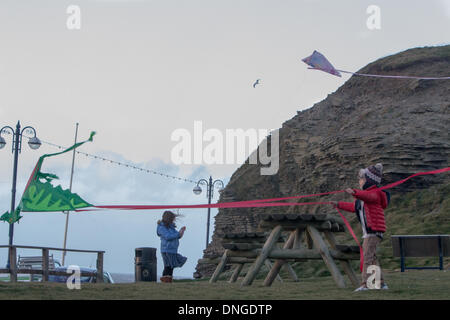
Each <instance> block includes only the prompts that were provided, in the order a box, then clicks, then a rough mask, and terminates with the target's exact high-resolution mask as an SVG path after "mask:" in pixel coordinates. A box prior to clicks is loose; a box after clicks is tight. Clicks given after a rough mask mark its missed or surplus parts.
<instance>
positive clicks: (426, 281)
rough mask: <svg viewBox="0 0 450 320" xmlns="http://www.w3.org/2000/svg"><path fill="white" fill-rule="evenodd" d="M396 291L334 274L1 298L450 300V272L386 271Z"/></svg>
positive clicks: (14, 288) (58, 287)
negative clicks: (338, 280) (339, 281)
mask: <svg viewBox="0 0 450 320" xmlns="http://www.w3.org/2000/svg"><path fill="white" fill-rule="evenodd" d="M385 277H386V282H387V283H388V285H389V287H390V290H372V291H365V292H357V293H354V292H352V291H353V288H350V287H349V288H347V289H338V288H337V287H336V286H335V284H334V282H333V280H332V278H331V277H311V278H300V281H299V282H292V281H289V280H285V281H284V282H283V283H280V282H274V284H273V285H272V287H264V286H263V285H262V280H257V281H255V282H254V283H253V285H252V286H250V287H244V288H241V287H240V281H238V282H237V283H234V284H229V283H228V282H226V281H219V282H217V283H215V284H209V283H208V282H207V281H186V280H185V281H177V282H174V283H172V284H163V283H132V284H98V285H97V284H82V286H81V290H69V289H67V287H66V286H65V284H60V283H45V284H44V283H23V282H22V283H20V282H19V283H15V284H11V283H7V282H3V283H0V299H162V300H168V299H179V300H185V299H187V300H194V299H195V300H204V299H213V300H220V299H230V300H245V299H268V300H276V299H285V300H292V299H295V300H296V299H358V300H359V299H370V300H377V299H449V298H450V294H449V293H450V272H449V271H448V270H447V271H439V270H411V271H407V272H404V273H400V272H386V274H385Z"/></svg>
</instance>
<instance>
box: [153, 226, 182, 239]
mask: <svg viewBox="0 0 450 320" xmlns="http://www.w3.org/2000/svg"><path fill="white" fill-rule="evenodd" d="M158 235H159V236H160V237H161V238H163V239H165V240H173V239H177V238H179V237H180V233H179V232H178V231H176V230H171V229H168V228H165V227H163V226H158Z"/></svg>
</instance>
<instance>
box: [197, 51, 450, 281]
mask: <svg viewBox="0 0 450 320" xmlns="http://www.w3.org/2000/svg"><path fill="white" fill-rule="evenodd" d="M359 72H360V73H371V74H387V75H417V76H419V75H420V76H436V77H445V76H449V75H450V46H441V47H426V48H415V49H410V50H407V51H404V52H401V53H398V54H395V55H392V56H389V57H385V58H382V59H379V60H377V61H375V62H373V63H371V64H369V65H367V66H366V67H364V68H362V69H361V70H359ZM449 132H450V80H414V79H387V78H371V77H362V76H352V77H351V78H350V79H349V80H348V81H347V82H345V84H344V85H342V86H341V87H340V88H339V89H338V90H336V92H334V93H332V94H330V95H328V97H327V98H326V99H325V100H323V101H321V102H319V103H317V104H315V105H314V106H312V107H311V108H309V109H307V110H304V111H299V112H298V113H297V115H296V116H295V117H293V118H292V119H290V120H288V121H286V122H285V123H283V125H282V127H281V128H280V129H279V138H280V141H279V156H280V167H279V171H278V173H277V174H276V175H272V176H262V175H260V166H259V165H250V164H247V163H246V164H243V165H242V166H241V167H240V168H239V169H238V170H237V171H236V172H235V173H234V174H233V175H232V177H231V180H230V182H229V183H228V185H227V186H226V188H225V190H224V192H222V194H221V197H220V200H219V202H227V201H239V200H251V199H261V198H273V197H284V196H292V195H302V194H310V193H319V192H326V191H332V190H341V189H343V188H345V187H357V172H358V169H359V168H365V167H367V166H368V165H370V164H375V163H377V162H381V163H382V164H383V166H384V173H383V182H382V184H387V183H389V182H393V181H396V180H399V179H402V178H405V177H406V176H409V175H411V174H413V173H416V172H419V171H427V170H433V169H438V168H443V167H448V166H449V159H450V139H449ZM448 180H449V175H448V174H442V175H439V176H424V177H418V178H414V179H412V180H409V181H408V182H407V183H405V184H403V185H401V186H399V187H396V188H395V189H392V192H395V193H402V192H408V191H412V190H418V189H421V188H426V187H428V186H430V185H432V184H442V183H444V182H447V181H448ZM343 198H345V195H343V194H339V195H336V196H333V197H328V198H327V199H328V200H331V199H332V200H340V199H343ZM347 200H348V199H347ZM281 211H283V212H286V211H288V212H313V213H316V212H319V211H320V212H326V213H333V209H332V208H331V207H327V206H293V207H281V208H277V207H271V208H247V209H220V210H219V213H218V214H217V215H216V217H215V228H214V234H213V237H212V242H211V243H210V244H209V246H208V248H207V249H206V250H205V252H204V256H205V257H208V256H214V255H218V254H221V253H222V252H223V248H222V246H221V243H220V238H219V237H217V234H218V233H227V232H252V231H255V230H256V229H257V226H258V222H259V221H258V218H257V213H260V212H281ZM197 270H198V271H199V272H200V273H201V274H202V275H204V276H208V275H210V274H211V271H212V270H214V268H213V267H212V266H208V265H199V266H198V267H197Z"/></svg>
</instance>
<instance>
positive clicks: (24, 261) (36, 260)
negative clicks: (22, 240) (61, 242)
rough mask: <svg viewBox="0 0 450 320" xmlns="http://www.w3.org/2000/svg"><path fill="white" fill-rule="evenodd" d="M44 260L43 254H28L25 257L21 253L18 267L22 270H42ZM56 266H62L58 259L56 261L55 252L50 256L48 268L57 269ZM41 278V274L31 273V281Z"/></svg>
mask: <svg viewBox="0 0 450 320" xmlns="http://www.w3.org/2000/svg"><path fill="white" fill-rule="evenodd" d="M43 265H44V261H43V259H42V256H27V257H23V256H20V255H19V258H18V259H17V268H18V269H20V270H26V269H27V270H42V269H43ZM56 266H59V267H60V266H61V265H60V263H59V262H58V261H56V262H55V259H54V258H53V254H51V255H49V256H48V270H55V267H56ZM35 279H36V280H39V279H40V277H39V275H34V274H31V273H30V281H34V280H35Z"/></svg>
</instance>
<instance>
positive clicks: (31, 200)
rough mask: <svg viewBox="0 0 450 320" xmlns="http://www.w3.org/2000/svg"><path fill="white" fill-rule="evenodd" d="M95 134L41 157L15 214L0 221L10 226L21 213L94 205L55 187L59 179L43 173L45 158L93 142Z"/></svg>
mask: <svg viewBox="0 0 450 320" xmlns="http://www.w3.org/2000/svg"><path fill="white" fill-rule="evenodd" d="M94 135H95V132H91V135H90V136H89V139H87V140H86V141H83V142H79V143H76V144H74V145H73V146H71V147H70V148H67V149H66V150H64V151H61V152H58V153H52V154H44V155H43V156H41V157H40V158H39V160H38V162H37V163H36V166H35V167H34V170H33V172H32V173H31V176H30V179H29V180H28V183H27V186H26V187H25V191H24V192H23V196H22V199H21V200H20V203H19V205H18V206H17V208H16V210H14V212H12V213H9V212H5V213H4V214H3V215H2V216H1V217H0V220H1V221H4V222H8V223H10V224H12V223H15V222H17V221H19V220H20V219H21V218H22V216H20V212H43V211H73V210H76V209H80V208H85V207H91V206H92V205H91V204H90V203H88V202H86V201H84V200H83V199H81V198H80V196H78V195H77V194H76V193H72V192H70V190H64V189H63V188H61V186H57V187H54V186H53V185H52V184H51V181H52V180H54V179H58V177H57V176H56V175H54V174H51V173H44V172H41V167H42V163H43V162H44V159H45V158H48V157H53V156H57V155H60V154H63V153H66V152H69V151H71V150H74V149H76V148H78V147H79V146H81V145H82V144H84V143H86V142H88V141H92V140H93V137H94Z"/></svg>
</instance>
